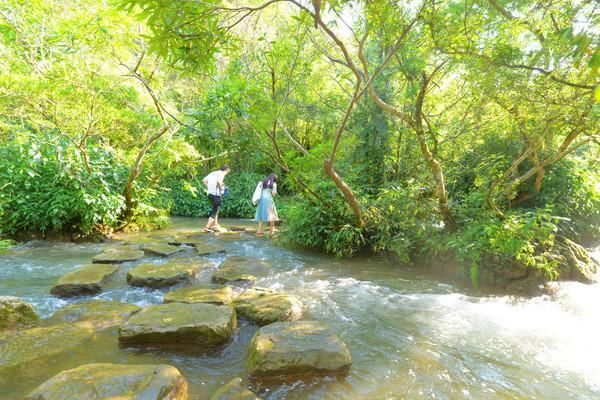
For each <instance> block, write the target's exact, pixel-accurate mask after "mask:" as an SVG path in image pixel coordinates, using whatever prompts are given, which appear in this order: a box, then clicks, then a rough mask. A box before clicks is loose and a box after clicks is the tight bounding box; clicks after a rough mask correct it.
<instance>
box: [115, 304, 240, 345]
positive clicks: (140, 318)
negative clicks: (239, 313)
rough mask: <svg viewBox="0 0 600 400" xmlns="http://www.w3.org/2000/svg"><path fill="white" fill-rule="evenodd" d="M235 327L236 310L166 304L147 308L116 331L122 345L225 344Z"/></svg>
mask: <svg viewBox="0 0 600 400" xmlns="http://www.w3.org/2000/svg"><path fill="white" fill-rule="evenodd" d="M236 327H237V318H236V314H235V310H234V309H233V308H232V307H230V306H217V305H213V304H203V303H198V304H185V303H169V304H159V305H153V306H148V307H146V308H145V309H143V310H142V311H140V312H139V313H137V314H134V315H133V316H132V317H131V318H129V319H128V320H127V321H126V322H124V323H123V324H122V325H121V327H120V328H119V341H121V342H122V343H163V344H183V343H188V344H195V345H202V346H213V345H218V344H222V343H226V342H228V341H229V340H230V339H231V336H232V335H233V331H234V329H235V328H236Z"/></svg>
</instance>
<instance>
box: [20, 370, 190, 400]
mask: <svg viewBox="0 0 600 400" xmlns="http://www.w3.org/2000/svg"><path fill="white" fill-rule="evenodd" d="M187 386H188V384H187V381H186V380H185V378H184V377H183V375H181V373H180V372H179V370H178V369H177V368H175V367H173V366H171V365H165V364H158V365H148V364H86V365H82V366H80V367H77V368H73V369H69V370H66V371H63V372H61V373H59V374H58V375H55V376H54V377H52V378H50V379H48V380H47V381H46V382H44V383H43V384H42V385H41V386H40V387H38V388H37V389H35V390H34V391H33V392H31V393H30V394H29V396H27V397H26V400H65V399H77V400H98V399H123V400H125V399H132V400H133V399H144V400H187V398H188V394H187V391H188V389H187Z"/></svg>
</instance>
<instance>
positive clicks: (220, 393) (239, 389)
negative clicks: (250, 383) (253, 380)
mask: <svg viewBox="0 0 600 400" xmlns="http://www.w3.org/2000/svg"><path fill="white" fill-rule="evenodd" d="M210 400H260V397H257V396H256V395H255V394H254V393H252V392H251V391H250V390H249V389H248V387H247V386H245V385H244V384H243V381H242V378H234V379H232V380H230V381H229V382H227V383H226V384H225V385H223V386H222V387H221V388H220V389H219V390H217V391H216V392H215V393H213V395H212V396H210Z"/></svg>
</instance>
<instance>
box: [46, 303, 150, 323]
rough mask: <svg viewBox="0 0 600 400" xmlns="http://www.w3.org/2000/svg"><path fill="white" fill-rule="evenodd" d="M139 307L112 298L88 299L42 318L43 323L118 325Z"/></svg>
mask: <svg viewBox="0 0 600 400" xmlns="http://www.w3.org/2000/svg"><path fill="white" fill-rule="evenodd" d="M139 310H141V308H140V307H138V306H136V305H134V304H129V303H123V302H121V301H113V300H88V301H81V302H78V303H73V304H69V305H68V306H65V307H63V308H61V309H60V310H58V311H56V312H55V313H54V314H52V316H51V317H50V318H47V319H45V320H43V324H44V325H56V324H64V323H69V322H89V323H91V324H92V325H93V326H94V327H95V328H96V329H99V330H100V329H105V328H110V327H112V326H119V325H120V324H122V323H123V322H125V321H126V320H127V319H128V318H129V317H130V316H131V315H132V314H133V313H135V312H137V311H139Z"/></svg>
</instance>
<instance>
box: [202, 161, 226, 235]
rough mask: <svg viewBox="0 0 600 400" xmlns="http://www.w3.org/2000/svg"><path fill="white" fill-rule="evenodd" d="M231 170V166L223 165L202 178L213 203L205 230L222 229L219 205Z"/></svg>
mask: <svg viewBox="0 0 600 400" xmlns="http://www.w3.org/2000/svg"><path fill="white" fill-rule="evenodd" d="M229 171H230V169H229V166H228V165H223V166H222V167H221V169H220V170H218V171H213V172H211V173H210V174H208V175H206V177H205V178H204V179H202V183H204V185H205V186H206V193H207V194H208V199H209V200H210V203H211V204H212V210H211V212H210V217H209V218H208V222H207V223H206V226H205V227H204V229H203V231H204V232H212V230H219V229H221V226H219V207H220V206H221V196H223V192H224V191H225V182H224V180H225V175H227V174H228V173H229Z"/></svg>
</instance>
